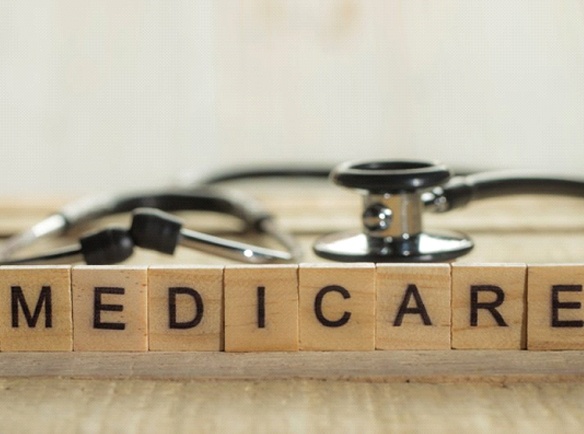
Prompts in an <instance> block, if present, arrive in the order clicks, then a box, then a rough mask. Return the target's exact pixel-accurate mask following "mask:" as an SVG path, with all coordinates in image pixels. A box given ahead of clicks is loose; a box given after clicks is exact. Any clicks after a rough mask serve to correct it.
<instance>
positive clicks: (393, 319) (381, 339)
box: [375, 264, 450, 350]
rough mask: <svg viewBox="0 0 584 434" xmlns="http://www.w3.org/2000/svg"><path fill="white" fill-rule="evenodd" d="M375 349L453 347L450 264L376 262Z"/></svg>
mask: <svg viewBox="0 0 584 434" xmlns="http://www.w3.org/2000/svg"><path fill="white" fill-rule="evenodd" d="M376 287H377V301H376V310H377V315H376V316H377V332H376V338H375V339H376V348H377V349H383V350H389V349H418V350H424V349H443V350H444V349H450V266H449V265H448V264H378V265H377V277H376Z"/></svg>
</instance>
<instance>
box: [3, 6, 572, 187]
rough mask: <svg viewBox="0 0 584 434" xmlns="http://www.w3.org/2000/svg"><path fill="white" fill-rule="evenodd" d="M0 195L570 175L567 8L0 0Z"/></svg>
mask: <svg viewBox="0 0 584 434" xmlns="http://www.w3.org/2000/svg"><path fill="white" fill-rule="evenodd" d="M0 149H1V152H0V194H2V195H14V194H21V193H23V194H29V193H30V194H38V193H45V192H46V193H52V194H78V193H85V192H95V191H99V190H105V189H107V190H120V189H125V188H138V187H141V186H153V185H158V184H160V183H163V184H168V183H170V182H173V181H175V180H177V179H181V178H182V177H184V176H187V175H190V174H192V173H201V174H206V173H210V172H212V171H214V170H215V169H220V168H229V167H232V166H234V165H239V164H246V165H249V164H255V163H270V162H272V163H273V162H279V163H288V162H312V163H315V162H328V163H335V162H340V161H343V160H346V159H370V158H404V157H409V158H430V159H439V160H441V161H443V162H448V163H451V164H455V165H469V166H472V167H476V168H496V167H533V168H551V169H553V170H556V171H561V170H566V171H570V172H576V173H577V172H578V171H580V172H581V171H582V166H583V163H584V1H583V0H441V1H426V0H321V1H313V0H245V1H234V0H198V1H192V0H169V1H146V0H38V1H35V0H20V1H12V0H0Z"/></svg>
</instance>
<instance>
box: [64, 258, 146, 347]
mask: <svg viewBox="0 0 584 434" xmlns="http://www.w3.org/2000/svg"><path fill="white" fill-rule="evenodd" d="M71 284H72V285H71V286H72V290H73V350H74V351H147V350H148V327H147V326H148V322H147V321H148V317H147V291H146V288H147V273H146V268H145V267H128V266H116V267H101V266H89V265H80V266H75V267H73V269H72V271H71Z"/></svg>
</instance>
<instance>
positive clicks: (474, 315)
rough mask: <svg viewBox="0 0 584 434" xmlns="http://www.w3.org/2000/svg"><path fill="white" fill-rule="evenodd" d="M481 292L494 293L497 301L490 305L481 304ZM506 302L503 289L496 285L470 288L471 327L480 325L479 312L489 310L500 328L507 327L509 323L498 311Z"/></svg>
mask: <svg viewBox="0 0 584 434" xmlns="http://www.w3.org/2000/svg"><path fill="white" fill-rule="evenodd" d="M479 292H492V293H494V294H495V295H496V298H495V301H492V302H490V303H486V302H482V303H479ZM503 301H505V293H504V292H503V290H502V289H501V288H499V287H498V286H494V285H472V286H471V287H470V325H471V326H472V327H476V326H477V325H478V316H479V314H478V310H479V309H487V310H488V311H489V312H491V315H493V318H495V321H496V322H497V325H498V326H499V327H507V323H506V322H505V320H504V319H503V317H502V316H501V314H500V313H499V311H498V310H497V309H496V308H497V307H499V306H501V304H503Z"/></svg>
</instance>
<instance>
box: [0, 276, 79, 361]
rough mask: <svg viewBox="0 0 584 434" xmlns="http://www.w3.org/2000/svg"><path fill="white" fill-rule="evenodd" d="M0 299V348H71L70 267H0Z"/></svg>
mask: <svg viewBox="0 0 584 434" xmlns="http://www.w3.org/2000/svg"><path fill="white" fill-rule="evenodd" d="M0 300H2V303H0V350H1V351H72V349H73V320H72V308H71V269H70V267H68V266H50V267H49V266H28V267H12V266H5V267H0ZM13 307H16V312H14V310H13Z"/></svg>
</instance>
